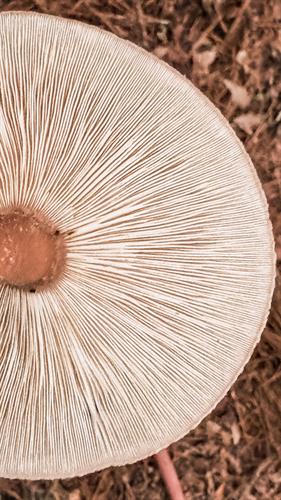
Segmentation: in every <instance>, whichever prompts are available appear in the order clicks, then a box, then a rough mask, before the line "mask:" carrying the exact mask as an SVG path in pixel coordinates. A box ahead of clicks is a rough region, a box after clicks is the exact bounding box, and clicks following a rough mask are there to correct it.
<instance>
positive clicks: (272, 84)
mask: <svg viewBox="0 0 281 500" xmlns="http://www.w3.org/2000/svg"><path fill="white" fill-rule="evenodd" d="M5 10H34V11H39V12H45V13H49V14H55V15H59V16H65V17H71V18H75V19H79V20H83V21H85V22H87V23H91V24H95V25H99V26H102V27H103V28H105V29H106V30H109V31H112V32H114V33H115V34H117V35H119V36H120V37H123V38H127V39H129V40H131V41H133V42H135V43H137V44H138V45H141V46H142V47H144V48H146V49H147V50H149V51H151V52H153V53H154V54H156V55H157V56H158V57H160V58H162V59H164V60H165V61H167V62H168V63H169V64H171V65H172V66H174V67H175V68H177V69H178V70H179V71H180V72H181V73H184V74H185V75H186V76H187V77H188V78H190V79H191V80H192V81H193V82H194V83H195V85H196V86H198V87H199V88H200V89H201V90H202V91H203V92H204V93H205V94H206V95H207V96H208V97H209V98H210V99H211V101H213V102H214V104H215V105H216V106H218V108H219V109H220V110H221V111H222V113H223V114H224V116H226V118H227V119H228V120H229V121H230V123H231V125H232V126H233V128H234V130H235V131H236V133H237V134H238V136H239V137H240V139H241V140H242V141H243V143H244V145H245V147H246V149H247V151H248V153H249V154H250V156H251V158H252V160H253V162H254V164H255V166H256V169H257V172H258V175H259V177H260V180H261V182H262V184H263V187H264V190H265V193H266V196H267V199H268V203H269V207H270V214H271V220H272V223H273V229H274V234H275V240H276V250H277V256H278V270H277V280H276V290H275V295H274V300H273V305H272V310H271V314H270V317H269V321H268V324H267V326H266V328H265V331H264V333H263V336H262V340H261V342H260V344H259V345H258V347H257V348H256V350H255V353H254V355H253V356H252V358H251V360H250V362H249V363H248V365H247V367H246V369H245V370H244V372H243V373H242V375H241V376H240V377H239V379H238V380H237V382H236V384H235V385H234V386H233V387H232V389H231V390H230V391H229V393H228V395H227V396H226V397H225V399H224V400H223V401H222V402H221V403H220V404H219V405H218V407H217V408H216V410H215V411H214V412H213V413H212V414H211V415H210V416H209V417H208V418H206V419H205V420H204V422H203V423H202V424H201V425H200V426H199V427H198V428H197V429H196V430H194V431H193V432H191V433H190V434H189V435H188V436H186V437H185V438H184V439H182V440H181V441H179V442H177V443H175V444H174V445H173V446H172V447H171V450H170V451H171V454H172V457H173V460H174V463H175V466H176V469H177V472H178V475H179V477H180V479H181V482H182V485H183V488H184V492H185V495H186V499H189V500H197V499H198V500H204V499H207V500H209V499H210V500H223V499H226V500H238V499H239V500H256V499H261V500H278V499H281V424H280V421H281V312H280V310H281V308H280V305H281V279H280V270H281V267H280V261H281V3H280V0H266V1H265V0H243V1H238V0H201V1H199V0H190V1H187V0H135V1H133V0H76V1H73V0H62V1H56V0H35V1H29V0H12V1H7V0H6V1H5V0H2V1H0V11H5ZM0 459H1V451H0ZM167 498H168V496H167V493H166V491H165V487H164V485H163V483H162V480H161V478H160V475H159V471H158V469H157V466H156V464H155V462H154V460H153V458H150V459H148V460H145V461H143V462H139V463H137V464H134V465H131V466H126V467H120V468H115V469H107V470H105V471H102V472H99V473H95V474H91V475H88V476H85V477H83V478H74V479H70V480H66V481H36V482H30V481H16V480H14V481H10V480H6V479H1V480H0V500H8V499H36V500H37V499H38V500H39V499H47V500H52V499H55V500H60V499H69V500H82V499H92V500H104V499H108V500H123V499H124V500H127V499H128V500H135V499H137V500H160V499H161V500H163V499H167Z"/></svg>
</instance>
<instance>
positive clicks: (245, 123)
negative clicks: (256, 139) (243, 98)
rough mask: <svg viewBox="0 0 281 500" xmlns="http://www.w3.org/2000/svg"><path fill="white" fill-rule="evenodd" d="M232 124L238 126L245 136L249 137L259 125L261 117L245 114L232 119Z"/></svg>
mask: <svg viewBox="0 0 281 500" xmlns="http://www.w3.org/2000/svg"><path fill="white" fill-rule="evenodd" d="M234 123H236V125H238V127H239V128H241V130H244V132H246V134H248V135H251V134H252V133H253V131H254V129H255V128H256V127H257V126H258V125H259V124H260V123H261V116H260V115H258V114H255V113H251V112H250V113H245V114H243V115H239V116H237V117H236V118H235V119H234Z"/></svg>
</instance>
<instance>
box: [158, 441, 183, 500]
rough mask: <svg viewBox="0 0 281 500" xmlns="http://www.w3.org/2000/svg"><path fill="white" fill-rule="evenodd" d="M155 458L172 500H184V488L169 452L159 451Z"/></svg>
mask: <svg viewBox="0 0 281 500" xmlns="http://www.w3.org/2000/svg"><path fill="white" fill-rule="evenodd" d="M154 458H155V460H156V462H157V464H158V467H159V470H160V473H161V475H162V478H163V481H164V482H165V484H166V487H167V490H168V493H169V495H170V497H171V500H184V494H183V491H182V487H181V484H180V481H179V478H178V475H177V472H176V469H175V467H174V464H173V462H172V460H171V458H170V455H169V452H168V450H161V451H159V452H158V453H156V455H154Z"/></svg>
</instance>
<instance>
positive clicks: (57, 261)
mask: <svg viewBox="0 0 281 500" xmlns="http://www.w3.org/2000/svg"><path fill="white" fill-rule="evenodd" d="M64 263H65V245H64V239H63V236H62V235H61V234H60V233H59V231H58V230H56V229H55V228H54V227H53V226H52V225H51V224H49V223H48V222H46V221H45V220H44V218H43V217H40V216H38V215H34V214H30V213H25V212H24V211H22V210H13V211H10V212H7V213H5V214H0V280H1V281H4V282H5V283H7V284H9V285H12V286H17V287H24V288H29V289H31V291H34V290H35V289H36V288H37V287H39V288H45V287H48V286H49V285H52V284H54V283H55V282H56V281H57V279H58V278H59V277H60V275H61V273H62V271H63V268H64Z"/></svg>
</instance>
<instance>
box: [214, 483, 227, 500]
mask: <svg viewBox="0 0 281 500" xmlns="http://www.w3.org/2000/svg"><path fill="white" fill-rule="evenodd" d="M224 489H225V484H224V483H222V484H221V485H220V486H219V487H218V489H217V490H216V491H215V494H214V500H223V498H224Z"/></svg>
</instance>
